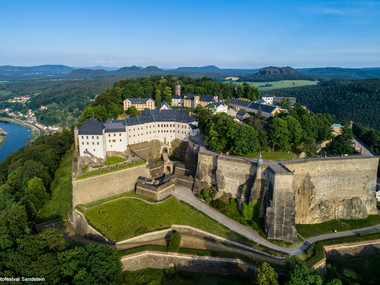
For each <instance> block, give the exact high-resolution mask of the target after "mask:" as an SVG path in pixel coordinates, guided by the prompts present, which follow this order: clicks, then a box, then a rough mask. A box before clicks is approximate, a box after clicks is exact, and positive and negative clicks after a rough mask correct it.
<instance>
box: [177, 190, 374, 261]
mask: <svg viewBox="0 0 380 285" xmlns="http://www.w3.org/2000/svg"><path fill="white" fill-rule="evenodd" d="M175 187H176V190H175V192H174V194H173V195H174V196H175V197H176V198H177V199H179V200H182V201H184V202H186V203H188V204H190V205H191V206H193V207H194V208H196V209H198V210H200V211H202V212H203V213H205V214H206V215H207V216H209V217H211V218H213V219H214V220H216V221H218V222H219V223H220V224H222V225H224V226H226V227H227V228H229V229H231V230H232V231H234V232H236V233H238V234H241V235H243V236H245V237H246V238H248V239H250V240H252V241H254V242H256V243H260V244H262V245H264V246H266V247H269V248H272V249H274V250H278V251H281V252H286V253H289V254H290V255H299V254H301V253H302V252H303V251H304V250H306V249H307V248H308V247H309V246H310V245H311V244H312V243H315V242H317V241H321V240H326V239H332V238H339V237H345V236H350V235H355V234H360V233H366V232H371V231H374V230H380V225H378V226H375V227H369V228H364V229H359V230H352V231H346V232H337V233H331V234H325V235H321V236H317V237H313V238H310V239H307V240H305V241H304V242H303V243H301V244H299V245H297V246H295V247H291V248H287V247H281V246H278V245H275V244H273V243H271V242H269V241H268V240H266V239H264V238H263V237H261V236H260V235H259V234H258V233H257V232H256V231H255V230H253V229H252V228H249V227H247V226H244V225H242V224H240V223H238V222H236V221H234V220H232V219H230V218H228V217H226V216H225V215H223V214H222V213H220V212H219V211H217V210H215V209H214V208H212V207H210V206H208V205H207V204H205V203H203V202H201V201H200V200H199V199H198V198H197V197H195V196H194V193H192V192H191V190H190V189H188V188H186V187H183V186H179V185H176V186H175Z"/></svg>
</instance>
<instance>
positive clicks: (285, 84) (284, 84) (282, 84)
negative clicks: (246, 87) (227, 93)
mask: <svg viewBox="0 0 380 285" xmlns="http://www.w3.org/2000/svg"><path fill="white" fill-rule="evenodd" d="M318 82H319V81H311V80H282V81H271V82H247V83H248V84H250V85H252V86H255V87H257V88H259V90H260V91H268V90H274V89H282V88H292V87H301V86H308V85H316V84H317V83H318ZM239 83H240V82H239Z"/></svg>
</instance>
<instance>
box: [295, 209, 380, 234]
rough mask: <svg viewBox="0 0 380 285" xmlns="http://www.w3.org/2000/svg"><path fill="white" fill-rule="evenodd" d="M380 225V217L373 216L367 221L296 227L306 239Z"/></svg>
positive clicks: (344, 221) (339, 221) (335, 222)
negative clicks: (335, 231)
mask: <svg viewBox="0 0 380 285" xmlns="http://www.w3.org/2000/svg"><path fill="white" fill-rule="evenodd" d="M378 224H380V215H371V216H368V218H366V219H357V220H333V221H328V222H324V223H320V224H308V225H300V224H298V225H296V229H297V231H298V233H299V234H300V235H301V236H303V237H304V238H310V237H314V236H319V235H323V234H330V233H333V232H334V230H337V231H338V232H344V231H349V230H354V229H360V228H366V227H371V226H376V225H378Z"/></svg>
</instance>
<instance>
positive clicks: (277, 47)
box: [0, 0, 380, 68]
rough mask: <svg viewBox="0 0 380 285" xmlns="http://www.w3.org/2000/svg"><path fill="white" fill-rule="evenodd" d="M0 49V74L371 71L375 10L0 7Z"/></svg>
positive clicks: (339, 4) (119, 4) (379, 27)
mask: <svg viewBox="0 0 380 285" xmlns="http://www.w3.org/2000/svg"><path fill="white" fill-rule="evenodd" d="M0 39H1V41H0V43H1V44H0V65H6V64H9V65H39V64H65V65H69V66H95V65H103V66H117V67H121V66H131V65H141V66H147V65H157V66H160V67H178V66H204V65H211V64H213V65H217V66H218V67H223V68H233V67H235V68H259V67H263V66H268V65H275V66H292V67H324V66H340V67H374V66H380V0H379V1H307V0H304V1H298V0H295V1H285V0H283V1H271V0H266V1H223V0H220V1H206V0H204V1H197V0H192V1H189V0H188V1H144V0H140V1H121V0H104V1H97V0H91V1H87V0H84V1H80V0H76V1H72V0H65V1H62V0H50V1H42V0H25V1H19V0H0Z"/></svg>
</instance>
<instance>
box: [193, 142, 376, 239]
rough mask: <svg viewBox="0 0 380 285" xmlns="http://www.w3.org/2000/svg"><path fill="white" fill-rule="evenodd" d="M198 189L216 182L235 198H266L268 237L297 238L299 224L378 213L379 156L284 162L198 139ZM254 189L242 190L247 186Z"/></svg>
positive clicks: (264, 212)
mask: <svg viewBox="0 0 380 285" xmlns="http://www.w3.org/2000/svg"><path fill="white" fill-rule="evenodd" d="M189 146H190V147H191V148H188V152H187V154H186V155H187V156H188V157H189V158H191V157H192V156H191V154H190V153H191V152H193V151H195V152H196V154H197V156H198V157H197V168H196V172H195V184H194V192H196V193H199V192H200V191H201V190H202V189H204V188H205V187H208V186H210V185H213V186H216V187H217V189H218V191H219V192H220V193H221V192H224V193H228V194H230V195H231V196H232V197H233V198H241V199H242V201H244V196H247V195H249V196H250V198H249V199H250V200H251V201H252V200H257V199H259V200H260V205H261V208H260V216H261V217H263V218H264V220H265V224H266V234H267V236H268V238H273V239H283V240H286V241H292V242H294V241H296V240H297V232H296V229H295V224H296V223H300V224H313V223H321V222H324V221H328V220H333V219H360V218H366V217H367V216H368V215H370V214H376V213H377V209H376V199H375V189H376V173H377V167H378V160H379V158H378V157H376V156H370V155H366V156H360V155H356V156H349V157H331V158H308V159H296V160H287V161H284V162H283V164H281V163H279V162H275V161H273V162H270V161H265V162H264V163H263V164H260V165H259V164H258V163H257V162H256V161H253V160H249V159H244V158H239V157H233V156H227V155H220V154H217V153H214V152H211V151H208V150H206V149H205V148H204V147H202V146H198V147H197V146H196V144H195V143H192V145H191V144H189ZM243 184H245V188H247V191H248V192H249V193H241V189H242V187H239V186H240V185H243Z"/></svg>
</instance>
